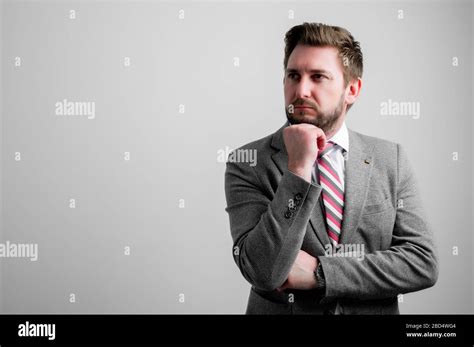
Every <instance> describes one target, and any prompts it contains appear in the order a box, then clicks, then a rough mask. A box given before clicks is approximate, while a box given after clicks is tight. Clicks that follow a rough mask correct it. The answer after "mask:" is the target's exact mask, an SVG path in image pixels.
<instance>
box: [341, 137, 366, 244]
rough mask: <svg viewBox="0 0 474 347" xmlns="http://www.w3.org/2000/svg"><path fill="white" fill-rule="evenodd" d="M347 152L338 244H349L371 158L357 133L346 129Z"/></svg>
mask: <svg viewBox="0 0 474 347" xmlns="http://www.w3.org/2000/svg"><path fill="white" fill-rule="evenodd" d="M348 132H349V152H348V157H347V160H346V167H345V173H344V214H343V218H342V230H341V239H340V240H339V243H344V244H348V243H351V239H352V237H353V235H354V232H355V230H356V229H357V226H358V225H359V220H360V216H361V213H362V211H363V209H364V205H365V200H366V197H367V191H368V189H369V182H370V174H371V172H372V167H373V156H372V153H371V150H370V149H369V148H367V146H366V145H365V144H364V142H363V141H362V139H361V138H360V137H359V135H358V134H357V133H355V132H354V131H352V130H350V129H348Z"/></svg>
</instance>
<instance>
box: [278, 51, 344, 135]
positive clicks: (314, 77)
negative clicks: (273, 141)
mask: <svg viewBox="0 0 474 347" xmlns="http://www.w3.org/2000/svg"><path fill="white" fill-rule="evenodd" d="M284 86H285V88H284V89H285V91H284V92H285V109H286V115H287V118H288V120H289V121H290V122H291V123H292V124H300V123H309V124H313V125H315V126H317V127H318V128H321V129H322V130H323V131H324V132H325V133H328V132H330V131H333V130H335V127H336V126H337V123H338V120H341V121H342V119H341V117H343V113H344V114H345V112H346V103H345V96H346V92H345V87H344V75H343V69H342V64H341V60H340V58H339V56H338V50H337V48H335V47H313V46H305V45H297V46H296V47H295V49H294V50H293V52H291V54H290V57H289V59H288V64H287V68H286V71H285V78H284Z"/></svg>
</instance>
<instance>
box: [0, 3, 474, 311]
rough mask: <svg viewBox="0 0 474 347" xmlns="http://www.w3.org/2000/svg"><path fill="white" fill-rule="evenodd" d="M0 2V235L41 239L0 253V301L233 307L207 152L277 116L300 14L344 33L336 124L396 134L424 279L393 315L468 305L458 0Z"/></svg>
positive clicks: (465, 130)
mask: <svg viewBox="0 0 474 347" xmlns="http://www.w3.org/2000/svg"><path fill="white" fill-rule="evenodd" d="M0 9H1V17H0V18H1V27H0V30H1V45H0V49H1V54H0V59H1V61H0V64H1V78H0V80H1V89H0V91H1V92H0V101H1V123H0V125H1V130H2V132H1V134H2V136H1V139H2V141H1V147H2V150H1V168H2V170H1V173H0V174H1V182H2V185H1V187H0V189H1V192H0V193H1V197H2V199H1V202H0V203H1V207H2V208H1V213H2V215H1V235H0V237H1V240H2V242H5V241H6V240H9V241H10V242H17V243H20V242H24V243H38V245H39V260H38V261H37V262H31V261H30V260H28V259H15V258H1V259H0V264H1V268H0V285H1V312H3V313H243V312H244V310H245V305H246V302H247V295H248V290H249V284H248V283H247V282H246V281H245V280H244V278H243V277H242V276H241V274H240V272H239V271H238V269H237V267H236V266H235V264H234V263H233V260H232V255H231V251H232V240H231V237H230V231H229V224H228V217H227V214H226V212H225V211H224V208H225V206H226V203H225V196H224V190H223V188H224V170H225V164H224V163H221V162H218V161H217V151H218V150H220V149H225V148H226V146H228V147H230V148H236V147H238V146H240V145H243V144H245V143H247V142H249V141H253V140H255V139H258V138H261V137H263V136H266V135H268V134H270V133H272V132H274V131H275V130H277V129H278V128H279V127H280V126H281V125H282V124H283V122H284V120H285V114H284V109H283V106H284V101H283V85H282V77H283V70H282V62H283V47H284V46H283V36H284V34H285V32H286V31H287V30H288V29H289V28H290V27H292V26H293V25H297V24H300V23H302V22H303V21H317V22H323V23H327V24H333V25H339V26H343V27H345V28H347V29H348V30H350V31H351V32H352V34H353V35H354V36H355V38H356V39H357V40H359V41H360V42H361V46H362V50H363V53H364V64H365V71H364V76H363V80H364V86H363V90H362V94H361V96H360V98H359V100H358V101H357V103H356V105H355V106H354V107H353V108H352V109H351V110H350V112H349V114H348V118H347V125H348V126H349V127H350V128H352V129H354V130H356V131H360V132H362V133H364V134H368V135H373V136H378V137H382V138H385V139H389V140H392V141H396V142H399V143H401V144H402V145H403V146H404V148H405V149H406V151H407V152H408V155H409V157H410V160H411V162H412V165H413V166H414V169H415V172H416V173H417V179H418V181H419V185H420V189H421V192H422V195H423V196H422V199H423V201H424V204H425V209H426V211H427V214H428V217H429V220H430V223H431V225H432V227H433V229H434V232H435V236H436V239H437V244H438V246H439V252H440V257H441V267H440V277H439V281H438V283H437V284H436V286H435V287H433V288H430V289H428V290H424V291H422V292H417V293H412V294H408V295H405V296H404V301H403V303H401V305H400V307H401V312H402V313H472V312H473V301H474V300H473V290H472V289H473V283H474V282H473V259H472V247H473V246H474V243H473V239H472V229H473V228H472V226H473V219H472V217H471V215H472V212H473V211H474V210H473V203H472V195H473V194H472V192H473V190H472V159H473V151H472V138H471V134H472V130H473V125H472V109H473V108H472V95H473V93H472V81H473V71H472V56H473V42H472V39H473V28H472V22H473V4H472V2H468V1H455V2H447V1H443V2H429V3H428V2H423V1H420V2H381V3H379V2H375V1H370V2H368V1H366V2H356V1H351V2H342V1H339V2H303V1H294V2H283V1H278V2H276V1H272V2H262V1H261V2H252V3H250V2H246V1H232V2H230V1H228V2H219V3H217V2H213V1H205V2H204V1H201V2H189V1H186V2H176V3H175V2H173V3H171V2H158V1H155V2H152V1H138V2H131V1H129V2H125V1H121V2H110V1H106V2H92V1H82V2H77V1H67V2H59V1H57V2H52V1H3V2H2V3H1V8H0ZM71 9H74V10H76V15H77V17H76V19H74V20H71V19H69V10H71ZM180 9H184V10H185V18H184V19H183V20H180V19H179V18H178V15H179V10H180ZM400 9H402V10H403V11H404V19H402V20H400V19H398V18H397V14H398V12H397V11H398V10H400ZM289 10H293V11H294V14H295V16H294V19H289V18H288V11H289ZM16 56H19V57H21V58H22V66H21V67H15V66H14V59H15V57H16ZM454 56H456V57H458V58H459V66H458V67H453V66H452V64H451V62H452V57H454ZM124 57H130V58H131V66H130V67H124V66H123V59H124ZM234 57H238V58H239V59H240V66H238V67H236V66H234ZM63 99H68V100H71V101H95V103H96V117H95V119H93V120H88V119H87V118H85V117H77V116H76V117H74V116H72V117H60V116H56V115H55V113H54V112H55V107H54V104H55V103H56V102H58V101H61V100H63ZM388 99H392V100H394V101H415V102H420V103H421V117H420V119H418V120H414V119H411V118H408V117H396V116H381V115H380V103H381V102H383V101H387V100H388ZM179 104H184V105H185V113H184V114H180V113H179V112H178V105H179ZM15 152H21V156H22V160H21V161H20V162H18V161H15V160H14V153H15ZM124 152H130V153H131V160H130V161H124V159H123V153H124ZM453 152H459V160H458V161H453V160H452V153H453ZM70 198H75V199H76V208H75V209H70V208H69V207H68V205H69V199H70ZM179 199H185V208H179ZM126 246H130V247H131V255H129V256H126V255H124V247H126ZM453 246H458V247H459V255H458V256H454V255H452V247H453ZM70 293H74V294H75V295H76V302H75V303H70V302H69V294H70ZM180 293H183V294H184V295H185V302H184V303H180V302H179V294H180Z"/></svg>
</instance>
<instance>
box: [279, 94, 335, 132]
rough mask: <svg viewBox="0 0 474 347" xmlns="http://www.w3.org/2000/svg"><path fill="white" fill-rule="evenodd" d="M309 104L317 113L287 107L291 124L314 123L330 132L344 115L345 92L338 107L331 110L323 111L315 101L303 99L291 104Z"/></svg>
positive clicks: (287, 114) (287, 115)
mask: <svg viewBox="0 0 474 347" xmlns="http://www.w3.org/2000/svg"><path fill="white" fill-rule="evenodd" d="M302 104H304V105H307V106H310V107H311V108H312V109H313V110H314V111H315V112H316V114H315V115H313V114H309V113H308V112H306V111H305V110H295V109H293V111H294V112H292V113H291V112H290V111H289V109H288V108H289V107H286V108H285V112H286V118H287V119H288V121H289V122H290V123H291V124H302V123H306V124H312V125H314V126H316V127H318V128H320V129H321V130H322V131H323V132H324V133H325V134H327V133H328V132H330V131H332V130H334V128H335V127H336V124H337V121H338V120H339V118H341V116H342V109H343V107H344V93H342V95H341V98H340V99H339V102H338V104H337V105H336V107H335V108H334V109H333V110H332V111H329V112H321V111H320V110H319V107H318V105H316V104H315V103H313V102H305V101H303V100H301V99H298V100H296V101H295V102H294V103H292V104H290V105H293V106H298V105H302Z"/></svg>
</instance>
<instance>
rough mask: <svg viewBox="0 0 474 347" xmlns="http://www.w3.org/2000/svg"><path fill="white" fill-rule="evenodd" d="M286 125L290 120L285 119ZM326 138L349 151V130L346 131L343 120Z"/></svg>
mask: <svg viewBox="0 0 474 347" xmlns="http://www.w3.org/2000/svg"><path fill="white" fill-rule="evenodd" d="M286 125H287V126H288V125H290V122H289V121H287V122H286ZM327 140H328V141H332V142H334V143H335V144H337V145H338V146H340V147H342V149H344V151H345V152H349V132H348V131H347V126H346V122H345V121H344V122H343V123H342V126H341V127H340V128H339V130H338V131H337V132H336V133H335V134H334V135H333V136H332V137H331V138H330V139H327Z"/></svg>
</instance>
